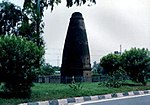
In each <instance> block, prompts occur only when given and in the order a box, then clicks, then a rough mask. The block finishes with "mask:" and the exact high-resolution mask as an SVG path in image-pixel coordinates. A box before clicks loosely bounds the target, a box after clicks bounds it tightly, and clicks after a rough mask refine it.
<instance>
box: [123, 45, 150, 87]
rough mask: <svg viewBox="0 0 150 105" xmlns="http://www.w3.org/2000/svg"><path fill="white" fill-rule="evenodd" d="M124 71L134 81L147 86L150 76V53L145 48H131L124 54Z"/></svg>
mask: <svg viewBox="0 0 150 105" xmlns="http://www.w3.org/2000/svg"><path fill="white" fill-rule="evenodd" d="M122 64H123V69H124V70H125V71H126V72H127V74H128V75H129V76H130V78H131V79H132V80H133V81H136V82H141V83H143V85H146V83H147V80H148V78H149V74H150V52H149V51H148V49H145V48H142V49H140V48H131V49H130V50H129V51H125V52H124V53H123V54H122Z"/></svg>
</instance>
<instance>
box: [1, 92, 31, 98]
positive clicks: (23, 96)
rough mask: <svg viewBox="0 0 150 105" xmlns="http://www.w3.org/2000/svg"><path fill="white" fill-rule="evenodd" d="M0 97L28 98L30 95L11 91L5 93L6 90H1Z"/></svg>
mask: <svg viewBox="0 0 150 105" xmlns="http://www.w3.org/2000/svg"><path fill="white" fill-rule="evenodd" d="M0 98H3V99H12V98H14V99H26V98H29V97H26V95H25V94H23V95H18V94H11V93H5V92H4V91H0Z"/></svg>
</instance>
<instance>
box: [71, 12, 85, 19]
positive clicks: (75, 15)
mask: <svg viewBox="0 0 150 105" xmlns="http://www.w3.org/2000/svg"><path fill="white" fill-rule="evenodd" d="M71 19H83V17H82V14H81V13H80V12H74V13H73V14H72V17H71Z"/></svg>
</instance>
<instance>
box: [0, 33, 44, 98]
mask: <svg viewBox="0 0 150 105" xmlns="http://www.w3.org/2000/svg"><path fill="white" fill-rule="evenodd" d="M43 54H44V48H43V47H40V46H36V44H35V43H33V42H32V41H27V40H26V39H25V38H22V37H17V36H14V35H10V36H8V35H5V36H4V37H0V55H1V56H0V82H3V83H4V88H3V89H4V91H5V92H6V93H8V94H11V95H12V96H15V97H28V96H30V95H31V86H32V82H33V80H34V79H35V78H36V73H37V71H38V65H37V61H38V60H39V58H41V59H42V56H43Z"/></svg>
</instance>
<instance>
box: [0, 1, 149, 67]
mask: <svg viewBox="0 0 150 105" xmlns="http://www.w3.org/2000/svg"><path fill="white" fill-rule="evenodd" d="M0 1H2V0H0ZM9 1H10V2H13V3H15V4H16V5H20V6H22V3H23V1H24V0H9ZM64 1H66V0H64ZM96 2H97V3H96V5H93V6H90V7H89V6H87V5H88V4H86V5H84V6H83V5H82V6H81V7H77V6H73V7H71V8H67V7H66V4H65V2H63V0H62V3H61V4H59V5H58V6H55V8H54V10H53V12H51V11H50V10H46V12H45V16H44V22H45V29H44V34H43V36H44V40H45V43H46V55H45V58H46V61H47V62H48V63H50V64H51V65H56V66H58V65H59V66H60V65H61V62H62V52H63V47H64V42H65V37H66V33H67V28H68V25H69V20H70V17H71V15H72V13H73V12H81V13H82V15H83V18H84V22H85V27H86V32H87V37H88V43H89V49H90V57H91V64H93V62H94V61H97V62H99V60H100V58H101V57H102V56H104V55H106V54H108V53H111V52H114V51H117V50H118V51H119V50H120V45H122V51H124V50H125V49H127V50H128V49H130V48H131V47H137V48H143V47H144V48H150V47H149V46H150V0H96Z"/></svg>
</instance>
